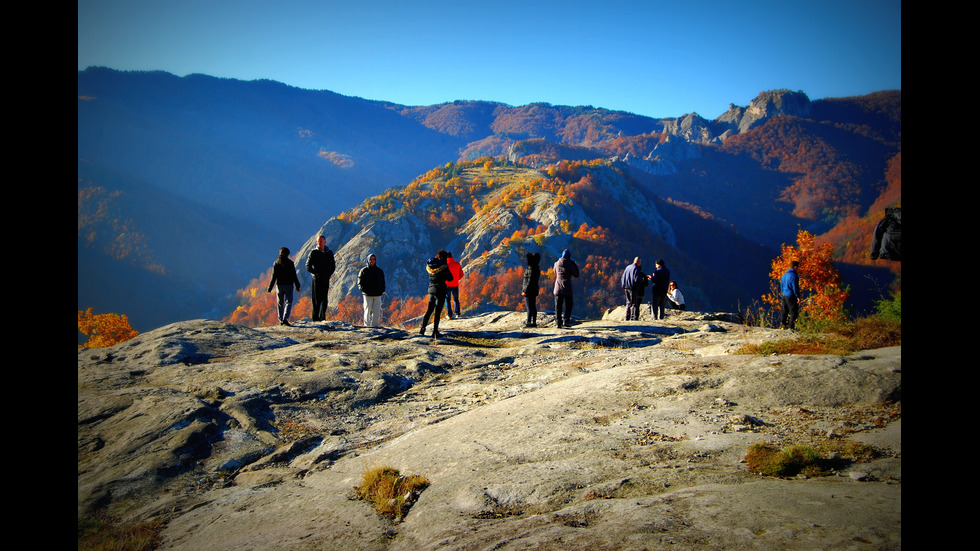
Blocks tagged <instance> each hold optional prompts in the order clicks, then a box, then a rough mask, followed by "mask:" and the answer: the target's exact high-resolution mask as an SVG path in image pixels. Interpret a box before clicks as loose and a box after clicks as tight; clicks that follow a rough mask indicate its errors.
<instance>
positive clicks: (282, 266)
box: [266, 247, 300, 327]
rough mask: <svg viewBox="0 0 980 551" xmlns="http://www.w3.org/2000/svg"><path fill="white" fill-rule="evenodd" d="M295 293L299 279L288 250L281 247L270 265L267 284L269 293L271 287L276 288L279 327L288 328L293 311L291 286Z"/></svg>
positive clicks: (297, 290)
mask: <svg viewBox="0 0 980 551" xmlns="http://www.w3.org/2000/svg"><path fill="white" fill-rule="evenodd" d="M294 285H295V286H296V292H297V293H298V292H300V290H299V278H298V277H297V276H296V265H295V264H293V261H292V260H290V259H289V249H287V248H286V247H283V248H281V249H279V258H277V259H276V262H275V263H274V264H273V265H272V281H270V282H269V289H268V291H266V292H269V293H271V292H272V287H273V286H274V287H275V288H276V315H277V316H278V317H279V325H285V326H287V327H288V326H289V313H290V312H291V311H292V309H293V286H294Z"/></svg>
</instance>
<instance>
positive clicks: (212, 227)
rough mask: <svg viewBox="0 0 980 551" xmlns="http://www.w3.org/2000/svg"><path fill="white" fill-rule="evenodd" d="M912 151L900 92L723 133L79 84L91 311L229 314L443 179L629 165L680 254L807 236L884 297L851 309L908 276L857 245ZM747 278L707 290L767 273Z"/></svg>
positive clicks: (735, 121)
mask: <svg viewBox="0 0 980 551" xmlns="http://www.w3.org/2000/svg"><path fill="white" fill-rule="evenodd" d="M900 152H901V92H900V91H895V92H882V93H877V94H870V95H868V96H863V97H857V98H827V99H820V100H814V101H811V100H810V99H809V98H808V97H807V96H806V95H805V94H804V93H802V92H791V91H788V90H777V91H769V92H763V93H760V94H759V96H758V97H756V98H754V99H752V100H751V102H750V103H749V105H748V106H745V107H741V106H737V105H734V104H732V105H731V106H730V108H729V110H728V111H727V112H726V113H725V114H723V115H722V116H721V117H719V118H718V119H716V120H713V121H709V120H705V119H703V118H702V117H700V116H698V115H697V114H696V113H688V114H685V115H682V116H679V117H676V118H663V119H654V118H650V117H644V116H640V115H635V114H631V113H623V112H616V111H610V110H608V109H602V108H594V107H591V106H576V107H570V106H555V105H550V104H544V103H537V104H531V105H525V106H509V105H505V104H500V103H495V102H484V101H480V102H475V101H457V102H451V103H447V104H443V105H436V106H402V105H395V104H391V103H386V102H378V101H368V100H363V99H361V98H352V97H346V96H342V95H339V94H335V93H333V92H329V91H310V90H302V89H297V88H292V87H289V86H286V85H283V84H280V83H276V82H272V81H251V82H244V81H236V80H231V79H218V78H214V77H209V76H206V75H188V76H186V77H177V76H175V75H171V74H168V73H163V72H120V71H114V70H111V69H105V68H90V69H87V70H85V71H79V73H78V182H77V186H78V201H79V206H78V210H79V233H78V296H79V309H84V308H87V307H89V306H92V307H95V309H96V311H118V312H120V313H125V314H127V315H129V316H130V319H131V320H132V321H133V324H134V326H135V327H136V328H137V329H139V330H144V331H145V330H147V329H149V328H152V327H157V326H159V325H161V324H163V323H167V322H170V321H175V320H178V319H187V318H195V317H209V318H217V317H220V316H221V315H222V314H223V313H225V312H229V311H231V310H232V309H234V308H235V307H236V305H237V304H238V303H239V302H240V300H239V299H238V298H237V296H236V293H237V292H239V291H240V290H241V289H243V288H244V287H246V286H247V285H248V282H249V281H250V280H252V279H255V278H256V277H257V276H258V275H259V274H262V273H263V271H264V270H266V269H267V268H268V266H269V265H270V264H271V262H272V261H273V260H274V258H275V255H276V251H277V250H278V248H279V247H281V246H283V245H285V246H288V247H290V249H292V250H294V251H296V250H298V249H300V248H301V244H302V243H304V242H306V241H307V239H308V237H309V236H310V235H311V233H312V232H313V231H314V229H315V228H317V227H320V226H323V225H324V224H326V223H327V221H329V220H331V219H333V218H336V217H338V216H339V215H340V214H341V213H342V212H344V211H348V210H350V209H356V208H358V205H361V204H362V202H364V201H365V200H368V199H369V198H372V197H376V196H379V195H382V194H384V193H386V191H385V190H387V189H389V188H392V187H405V186H407V185H409V183H411V182H412V181H413V180H414V179H416V178H420V177H423V176H420V175H425V174H426V173H427V172H428V171H431V170H433V167H437V168H442V167H444V166H446V164H447V163H450V164H453V163H457V162H472V161H473V160H475V159H477V158H481V157H484V156H491V157H493V158H494V159H495V160H499V159H506V160H508V161H510V162H511V163H514V164H517V165H520V166H523V167H530V168H538V169H546V168H547V166H548V165H553V164H557V163H559V162H560V161H562V160H565V161H593V160H596V159H605V160H606V161H608V162H610V163H611V162H613V161H616V162H620V163H624V164H626V165H628V166H629V168H628V169H624V168H618V169H617V170H619V171H620V172H623V173H626V174H627V175H628V176H629V177H631V178H632V179H633V181H634V182H635V184H633V185H635V186H637V187H639V188H641V189H642V190H643V191H644V192H645V193H644V195H645V197H646V199H645V201H646V202H647V203H649V204H653V205H655V206H656V208H657V210H658V212H659V216H661V217H663V218H664V219H666V220H669V221H670V225H671V226H672V227H673V229H674V233H675V236H676V238H677V239H678V242H677V243H674V244H669V245H670V246H671V247H673V248H675V249H677V250H678V252H679V254H677V255H674V256H675V258H678V259H681V258H683V257H687V258H688V259H690V266H691V269H695V268H697V269H700V268H701V267H707V268H710V267H711V263H712V258H713V257H715V256H717V255H718V254H719V252H722V253H725V254H727V255H728V258H729V259H731V258H732V257H733V256H735V254H734V253H736V252H739V251H741V246H740V247H737V248H736V249H733V250H731V249H720V247H718V246H714V243H716V242H720V243H727V242H731V241H737V242H741V241H743V240H749V241H753V242H755V243H756V244H757V245H759V246H761V247H768V248H769V249H771V250H772V251H773V254H774V253H775V251H776V250H778V246H779V245H780V244H781V243H783V242H787V241H792V239H793V237H794V235H795V232H796V229H797V228H798V227H804V228H806V229H809V230H811V231H813V232H815V233H817V234H820V235H824V234H825V235H826V239H828V240H832V241H833V242H834V243H835V244H836V246H837V247H838V248H839V250H840V254H841V259H842V260H846V261H847V262H849V263H851V264H850V266H851V267H849V268H848V269H850V270H852V271H853V274H852V276H853V280H854V281H853V282H852V283H854V284H863V282H866V281H872V280H873V281H875V282H876V283H875V284H874V285H873V286H872V287H873V288H868V289H866V290H857V289H856V291H861V292H855V293H853V295H854V296H855V297H859V296H862V295H863V296H869V295H874V297H875V298H877V295H876V293H879V292H880V291H881V289H884V288H887V287H888V286H889V285H890V284H891V283H892V282H893V280H895V279H896V278H898V281H900V277H898V276H900V270H901V268H900V264H897V263H892V265H890V266H887V267H883V266H885V264H887V263H881V262H878V263H873V264H872V263H870V262H869V261H866V258H865V259H862V258H861V253H862V250H861V249H860V247H859V244H860V243H861V242H862V240H863V239H865V238H866V236H867V235H869V233H870V230H871V228H872V227H873V224H874V222H875V221H876V220H877V219H878V218H880V213H881V212H883V210H881V209H883V208H884V206H889V205H900V203H901V178H900V166H901V164H900ZM896 166H897V167H898V168H897V177H892V176H887V177H886V172H888V173H889V174H891V173H893V172H895V167H896ZM896 182H897V185H895V183H896ZM886 203H887V204H886ZM633 212H634V213H635V212H636V211H635V210H634V211H633ZM429 214H431V213H419V215H420V218H424V217H426V216H429ZM702 221H710V222H712V224H713V225H708V226H705V224H704V223H703V222H702ZM705 228H708V229H705ZM573 229H574V228H573ZM701 231H706V232H707V233H706V234H705V238H701V233H700V232H701ZM450 233H451V232H450ZM655 233H656V232H655ZM726 233H734V234H735V236H729V235H724V234H726ZM720 236H723V237H720ZM446 237H450V235H449V234H447V236H446ZM617 238H619V239H632V238H631V237H627V236H617ZM431 244H432V245H433V247H430V248H433V249H438V248H442V247H445V246H449V240H447V241H443V242H440V241H438V239H436V240H435V241H433V242H432V243H431ZM341 245H342V243H338V244H336V245H333V246H335V247H340V246H341ZM643 245H644V246H645V244H643ZM647 249H648V250H650V249H651V248H650V247H647ZM661 249H662V247H660V245H659V244H654V245H653V246H652V250H651V254H657V252H656V251H657V250H661ZM864 252H865V257H866V250H865V251H864ZM430 254H431V252H428V251H427V252H426V253H424V255H425V256H427V255H430ZM425 256H423V257H422V260H424V257H425ZM665 256H667V255H666V254H665ZM752 259H754V255H753V256H750V259H749V262H753V261H754V260H752ZM417 260H418V259H417ZM627 261H628V260H627ZM358 262H360V261H358ZM622 262H623V259H617V260H616V263H617V264H618V263H622ZM684 262H687V260H684ZM737 265H738V260H737V256H736V257H735V260H734V262H733V263H732V264H729V265H728V266H729V268H727V270H722V271H721V272H720V273H715V274H713V275H714V277H716V278H718V280H719V281H720V282H719V283H717V284H714V283H713V284H710V285H707V284H706V286H708V287H712V288H713V287H716V286H718V285H720V286H722V287H724V286H725V285H726V283H725V282H726V281H727V280H728V279H729V278H730V277H731V276H730V274H731V272H732V271H733V270H734V272H736V273H737V275H736V278H741V279H744V278H747V277H749V276H748V275H747V274H745V275H743V273H744V272H745V271H746V270H752V271H754V270H755V267H754V266H751V265H748V266H746V267H745V268H734V269H733V268H732V266H737ZM842 271H843V270H842ZM726 272H727V273H726ZM496 275H497V276H498V277H500V276H502V275H503V274H501V273H498V274H496ZM701 277H703V278H708V277H711V275H709V274H707V273H705V274H701ZM698 285H700V283H699V284H698ZM736 287H739V288H742V289H744V285H742V283H741V282H737V283H736ZM406 288H407V287H406ZM120 290H122V291H123V292H119V291H120ZM864 291H866V292H864ZM711 292H715V291H710V292H708V296H709V298H711ZM732 293H733V291H732V290H731V289H722V290H719V291H717V293H716V298H712V300H713V301H714V302H717V301H718V300H719V298H717V297H722V298H724V300H725V301H728V300H729V299H728V298H727V297H729V296H730V295H731V294H732ZM132 297H137V298H136V299H133V298H132ZM396 298H399V299H401V300H407V299H409V298H410V297H409V296H400V297H396ZM753 298H755V297H754V296H743V297H741V300H742V301H743V302H744V301H748V300H752V299H753ZM705 304H708V302H706V303H705Z"/></svg>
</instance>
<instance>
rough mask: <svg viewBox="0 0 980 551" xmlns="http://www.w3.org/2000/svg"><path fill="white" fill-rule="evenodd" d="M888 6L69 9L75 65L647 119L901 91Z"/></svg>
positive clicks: (294, 0) (401, 4) (462, 3)
mask: <svg viewBox="0 0 980 551" xmlns="http://www.w3.org/2000/svg"><path fill="white" fill-rule="evenodd" d="M901 13H902V4H901V2H900V1H898V0H844V1H841V0H818V1H813V2H802V1H796V0H789V1H787V0H779V1H773V0H753V1H750V2H744V1H723V0H689V1H683V0H664V1H660V0H645V1H643V0H602V1H581V0H558V1H552V0H544V1H536V0H518V1H514V0H498V1H491V2H481V1H477V0H471V1H467V0H456V1H452V2H449V1H443V0H432V1H426V0H416V1H415V2H409V1H393V0H360V1H358V0H343V1H335V0H322V1H306V0H304V1H300V0H279V1H273V0H266V1H257V0H79V1H78V68H79V70H82V69H85V68H86V67H89V66H93V65H96V66H105V67H111V68H113V69H121V70H161V71H167V72H170V73H174V74H176V75H180V76H183V75H187V74H191V73H203V74H207V75H213V76H217V77H228V78H237V79H242V80H253V79H271V80H276V81H279V82H283V83H286V84H289V85H291V86H296V87H300V88H307V89H314V90H331V91H334V92H338V93H340V94H344V95H348V96H358V97H362V98H368V99H377V100H387V101H392V102H395V103H400V104H405V105H431V104H438V103H444V102H447V101H453V100H457V99H464V100H492V101H499V102H503V103H507V104H510V105H524V104H527V103H532V102H548V103H552V104H555V105H592V106H594V107H605V108H608V109H616V110H623V111H629V112H632V113H636V114H639V115H648V116H652V117H676V116H680V115H683V114H686V113H690V112H697V113H698V114H700V115H701V116H704V117H706V118H715V117H717V116H718V115H720V114H721V113H723V112H724V111H725V110H726V109H727V108H728V104H729V103H735V104H736V105H743V106H744V105H748V103H749V102H750V101H751V100H752V99H753V98H754V97H755V96H756V95H758V94H759V92H762V91H765V90H773V89H779V88H788V89H790V90H802V91H803V92H806V93H807V95H809V96H810V99H819V98H825V97H841V96H854V95H862V94H867V93H870V92H874V91H878V90H889V89H900V88H901V87H902V30H901V28H902V17H901Z"/></svg>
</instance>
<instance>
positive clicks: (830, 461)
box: [745, 440, 881, 478]
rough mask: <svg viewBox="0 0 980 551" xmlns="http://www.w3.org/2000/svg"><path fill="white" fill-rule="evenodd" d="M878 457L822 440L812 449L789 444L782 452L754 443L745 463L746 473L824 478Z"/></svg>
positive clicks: (863, 448) (868, 449)
mask: <svg viewBox="0 0 980 551" xmlns="http://www.w3.org/2000/svg"><path fill="white" fill-rule="evenodd" d="M880 456H881V452H880V451H879V450H876V449H875V448H874V447H872V446H869V445H867V444H861V443H858V442H852V441H850V440H825V441H820V442H816V443H814V445H813V447H811V446H802V445H793V446H789V447H786V448H783V449H779V448H776V447H775V446H773V445H772V444H765V443H759V442H757V443H755V444H752V445H751V446H749V450H748V453H746V455H745V462H746V463H747V464H748V466H749V471H750V472H753V473H757V474H761V475H765V476H778V477H781V478H787V477H792V476H797V475H799V474H803V475H805V476H826V475H828V474H830V472H831V471H832V470H835V469H840V468H843V467H844V466H845V465H846V464H847V463H849V462H852V461H853V462H862V461H871V460H872V459H875V458H878V457H880ZM825 457H826V458H825Z"/></svg>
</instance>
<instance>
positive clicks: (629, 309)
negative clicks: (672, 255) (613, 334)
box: [619, 257, 687, 321]
mask: <svg viewBox="0 0 980 551" xmlns="http://www.w3.org/2000/svg"><path fill="white" fill-rule="evenodd" d="M619 282H620V285H621V286H622V288H623V292H624V293H625V294H626V320H627V321H630V320H634V321H635V320H638V319H640V305H641V304H643V295H644V292H645V291H646V288H647V286H648V285H652V286H653V288H652V295H653V297H652V298H651V300H650V311H651V313H652V314H653V319H655V320H660V319H664V317H665V316H666V314H667V312H666V310H667V309H674V310H686V309H687V306H686V305H685V304H684V295H683V294H682V293H681V290H680V287H678V286H677V282H676V281H673V280H671V279H670V269H668V268H667V264H666V263H664V261H663V259H660V260H657V262H656V263H654V270H653V273H652V274H645V273H643V269H642V262H641V261H640V257H636V258H634V259H633V263H632V264H630V265H629V266H627V267H626V269H625V270H624V271H623V275H622V276H621V277H620V280H619Z"/></svg>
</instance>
